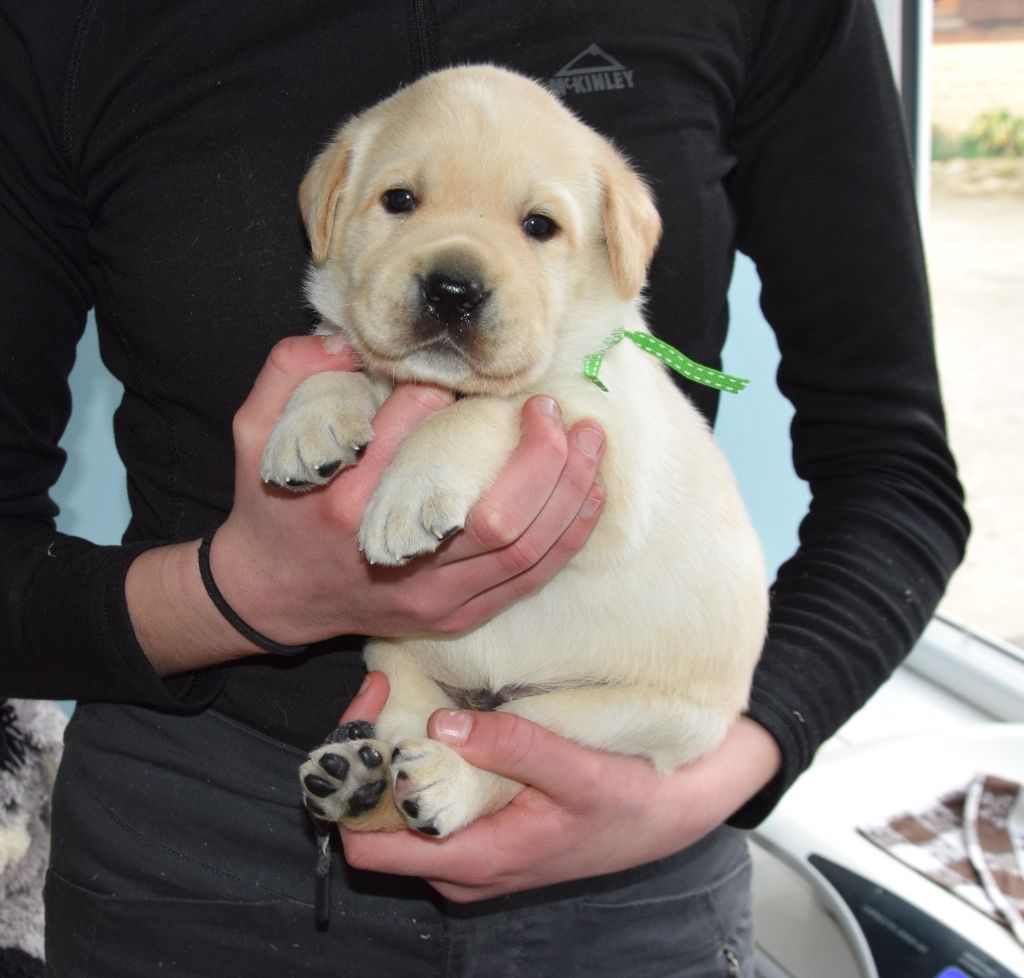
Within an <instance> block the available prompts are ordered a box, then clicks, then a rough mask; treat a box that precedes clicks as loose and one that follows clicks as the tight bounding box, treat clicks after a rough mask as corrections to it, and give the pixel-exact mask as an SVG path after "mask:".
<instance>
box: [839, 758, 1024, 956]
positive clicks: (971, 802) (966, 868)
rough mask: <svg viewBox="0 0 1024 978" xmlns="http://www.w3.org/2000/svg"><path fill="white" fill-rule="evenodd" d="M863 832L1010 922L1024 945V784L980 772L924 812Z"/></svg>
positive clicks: (864, 828)
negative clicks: (963, 785)
mask: <svg viewBox="0 0 1024 978" xmlns="http://www.w3.org/2000/svg"><path fill="white" fill-rule="evenodd" d="M859 831H860V833H861V834H862V835H864V836H865V837H866V838H868V839H870V840H871V841H872V842H873V843H875V845H877V846H879V847H881V848H882V849H884V850H885V851H886V852H888V853H889V854H890V855H892V856H894V857H895V858H896V859H898V860H900V861H901V862H903V863H905V864H906V865H908V866H910V867H912V868H913V869H916V870H917V871H918V872H919V873H921V874H922V875H923V876H926V877H927V878H928V879H930V880H932V881H933V882H935V883H938V884H939V885H940V886H943V887H945V888H946V889H947V890H950V891H952V892H953V893H955V894H956V895H957V896H958V897H960V898H961V899H962V900H965V901H966V902H967V903H969V904H970V905H971V906H973V907H975V908H977V909H978V910H980V911H981V912H982V913H985V914H987V915H988V916H989V917H991V918H992V919H993V920H997V921H999V922H1000V923H1002V924H1004V925H1005V926H1007V927H1008V928H1009V929H1010V931H1011V932H1012V933H1013V935H1014V936H1015V937H1016V939H1017V940H1018V941H1019V942H1020V943H1021V944H1024V789H1022V787H1021V785H1020V784H1018V783H1017V782H1015V781H1008V780H1006V779H1005V778H1000V777H996V776H995V775H991V774H979V775H977V776H975V778H974V779H973V780H972V781H971V783H970V784H969V785H968V786H967V787H966V789H961V790H957V791H951V792H950V793H949V794H946V795H943V796H942V797H941V798H939V799H938V800H937V801H935V802H934V803H933V804H932V805H930V806H928V807H927V808H925V809H923V810H922V811H919V812H904V813H901V814H898V815H894V816H893V817H892V818H889V819H887V820H886V821H884V822H881V823H879V824H875V825H863V826H861V827H860V829H859Z"/></svg>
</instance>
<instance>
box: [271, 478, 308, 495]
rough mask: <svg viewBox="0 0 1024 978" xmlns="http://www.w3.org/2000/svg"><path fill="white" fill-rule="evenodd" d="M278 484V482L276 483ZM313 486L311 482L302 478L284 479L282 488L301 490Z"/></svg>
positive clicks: (293, 490)
mask: <svg viewBox="0 0 1024 978" xmlns="http://www.w3.org/2000/svg"><path fill="white" fill-rule="evenodd" d="M278 485H280V483H278ZM312 487H313V483H312V482H304V481H303V480H302V479H285V480H284V488H285V489H291V490H292V492H301V491H302V490H303V489H311V488H312Z"/></svg>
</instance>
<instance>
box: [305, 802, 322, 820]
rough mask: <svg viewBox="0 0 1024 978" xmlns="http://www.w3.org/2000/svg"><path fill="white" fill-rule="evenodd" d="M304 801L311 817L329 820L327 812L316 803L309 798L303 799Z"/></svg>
mask: <svg viewBox="0 0 1024 978" xmlns="http://www.w3.org/2000/svg"><path fill="white" fill-rule="evenodd" d="M302 800H303V803H304V804H305V806H306V809H307V810H308V811H309V813H310V814H311V815H315V816H316V817H317V818H327V812H325V811H324V810H323V809H322V808H321V807H320V806H319V805H318V804H317V803H316V802H315V801H312V800H311V799H309V798H303V799H302Z"/></svg>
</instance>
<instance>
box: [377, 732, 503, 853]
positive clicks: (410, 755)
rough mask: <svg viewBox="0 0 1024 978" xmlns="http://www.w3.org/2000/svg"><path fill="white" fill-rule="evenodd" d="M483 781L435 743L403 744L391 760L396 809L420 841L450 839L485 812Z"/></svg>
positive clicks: (484, 776)
mask: <svg viewBox="0 0 1024 978" xmlns="http://www.w3.org/2000/svg"><path fill="white" fill-rule="evenodd" d="M486 777H487V774H486V772H482V771H479V770H477V769H476V768H474V767H472V766H470V765H469V764H468V763H467V762H466V761H464V760H463V759H462V757H460V756H459V754H457V753H456V752H455V751H453V750H452V749H451V748H450V747H446V746H445V745H444V744H439V743H438V742H437V741H435V740H405V741H402V743H400V744H399V745H398V746H397V747H396V748H395V750H394V752H393V753H392V755H391V778H392V780H393V782H394V796H395V804H396V805H397V806H398V809H399V810H400V811H401V813H402V814H403V815H404V816H405V820H406V822H407V823H408V824H409V827H410V828H413V829H416V830H417V831H418V832H422V833H423V834H424V835H433V836H446V835H451V834H452V832H455V831H457V830H458V829H460V828H462V827H463V826H465V825H468V824H469V823H470V822H472V821H473V820H474V819H475V818H477V817H478V816H479V815H481V814H483V812H484V811H486V810H488V808H489V799H488V798H487V790H486V785H485V778H486ZM490 777H491V778H493V777H495V776H494V775H490Z"/></svg>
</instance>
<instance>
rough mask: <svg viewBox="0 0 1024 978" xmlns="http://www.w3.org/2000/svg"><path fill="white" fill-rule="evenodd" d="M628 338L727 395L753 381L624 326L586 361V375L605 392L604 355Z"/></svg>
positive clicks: (668, 364)
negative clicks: (693, 358) (709, 364)
mask: <svg viewBox="0 0 1024 978" xmlns="http://www.w3.org/2000/svg"><path fill="white" fill-rule="evenodd" d="M624 339H626V340H629V341H630V342H631V343H633V344H634V345H635V346H637V347H639V348H640V349H641V350H643V351H644V353H649V354H651V356H653V357H657V358H658V359H659V360H660V361H661V362H662V363H663V364H665V366H666V367H668V368H669V369H670V370H674V371H675V372H676V373H677V374H679V376H681V377H685V378H686V379H687V380H692V381H693V382H694V383H697V384H703V385H704V386H705V387H711V388H714V390H716V391H724V392H725V393H726V394H738V393H739V392H740V391H741V390H743V388H744V387H746V386H747V384H749V383H750V381H749V380H745V379H744V378H742V377H733V376H732V375H731V374H725V373H722V371H721V370H715V369H714V367H705V366H704V365H703V364H701V363H697V362H695V361H694V360H691V359H690V358H689V357H687V356H684V355H683V354H682V353H680V352H679V351H678V350H677V349H676V348H675V347H674V346H669V344H668V343H666V342H665V341H664V340H659V339H658V338H657V337H656V336H651V334H650V333H636V332H632V331H631V330H628V329H623V328H622V327H620V328H619V329H617V330H615V332H614V333H612V334H611V335H609V336H608V338H607V339H606V340H605V341H604V343H603V344H602V345H601V349H600V350H598V351H597V352H596V353H592V354H590V356H588V357H585V358H584V360H583V376H584V377H586V378H587V379H588V380H591V381H593V382H594V383H595V384H596V385H597V386H598V387H600V388H601V390H603V391H607V390H608V388H607V387H605V385H604V384H603V383H602V382H601V379H600V378H599V377H598V374H599V373H600V371H601V363H602V361H603V360H604V355H605V354H606V353H607V352H608V351H609V350H610V349H611V348H612V347H613V346H615V344H616V343H619V342H621V341H622V340H624Z"/></svg>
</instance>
